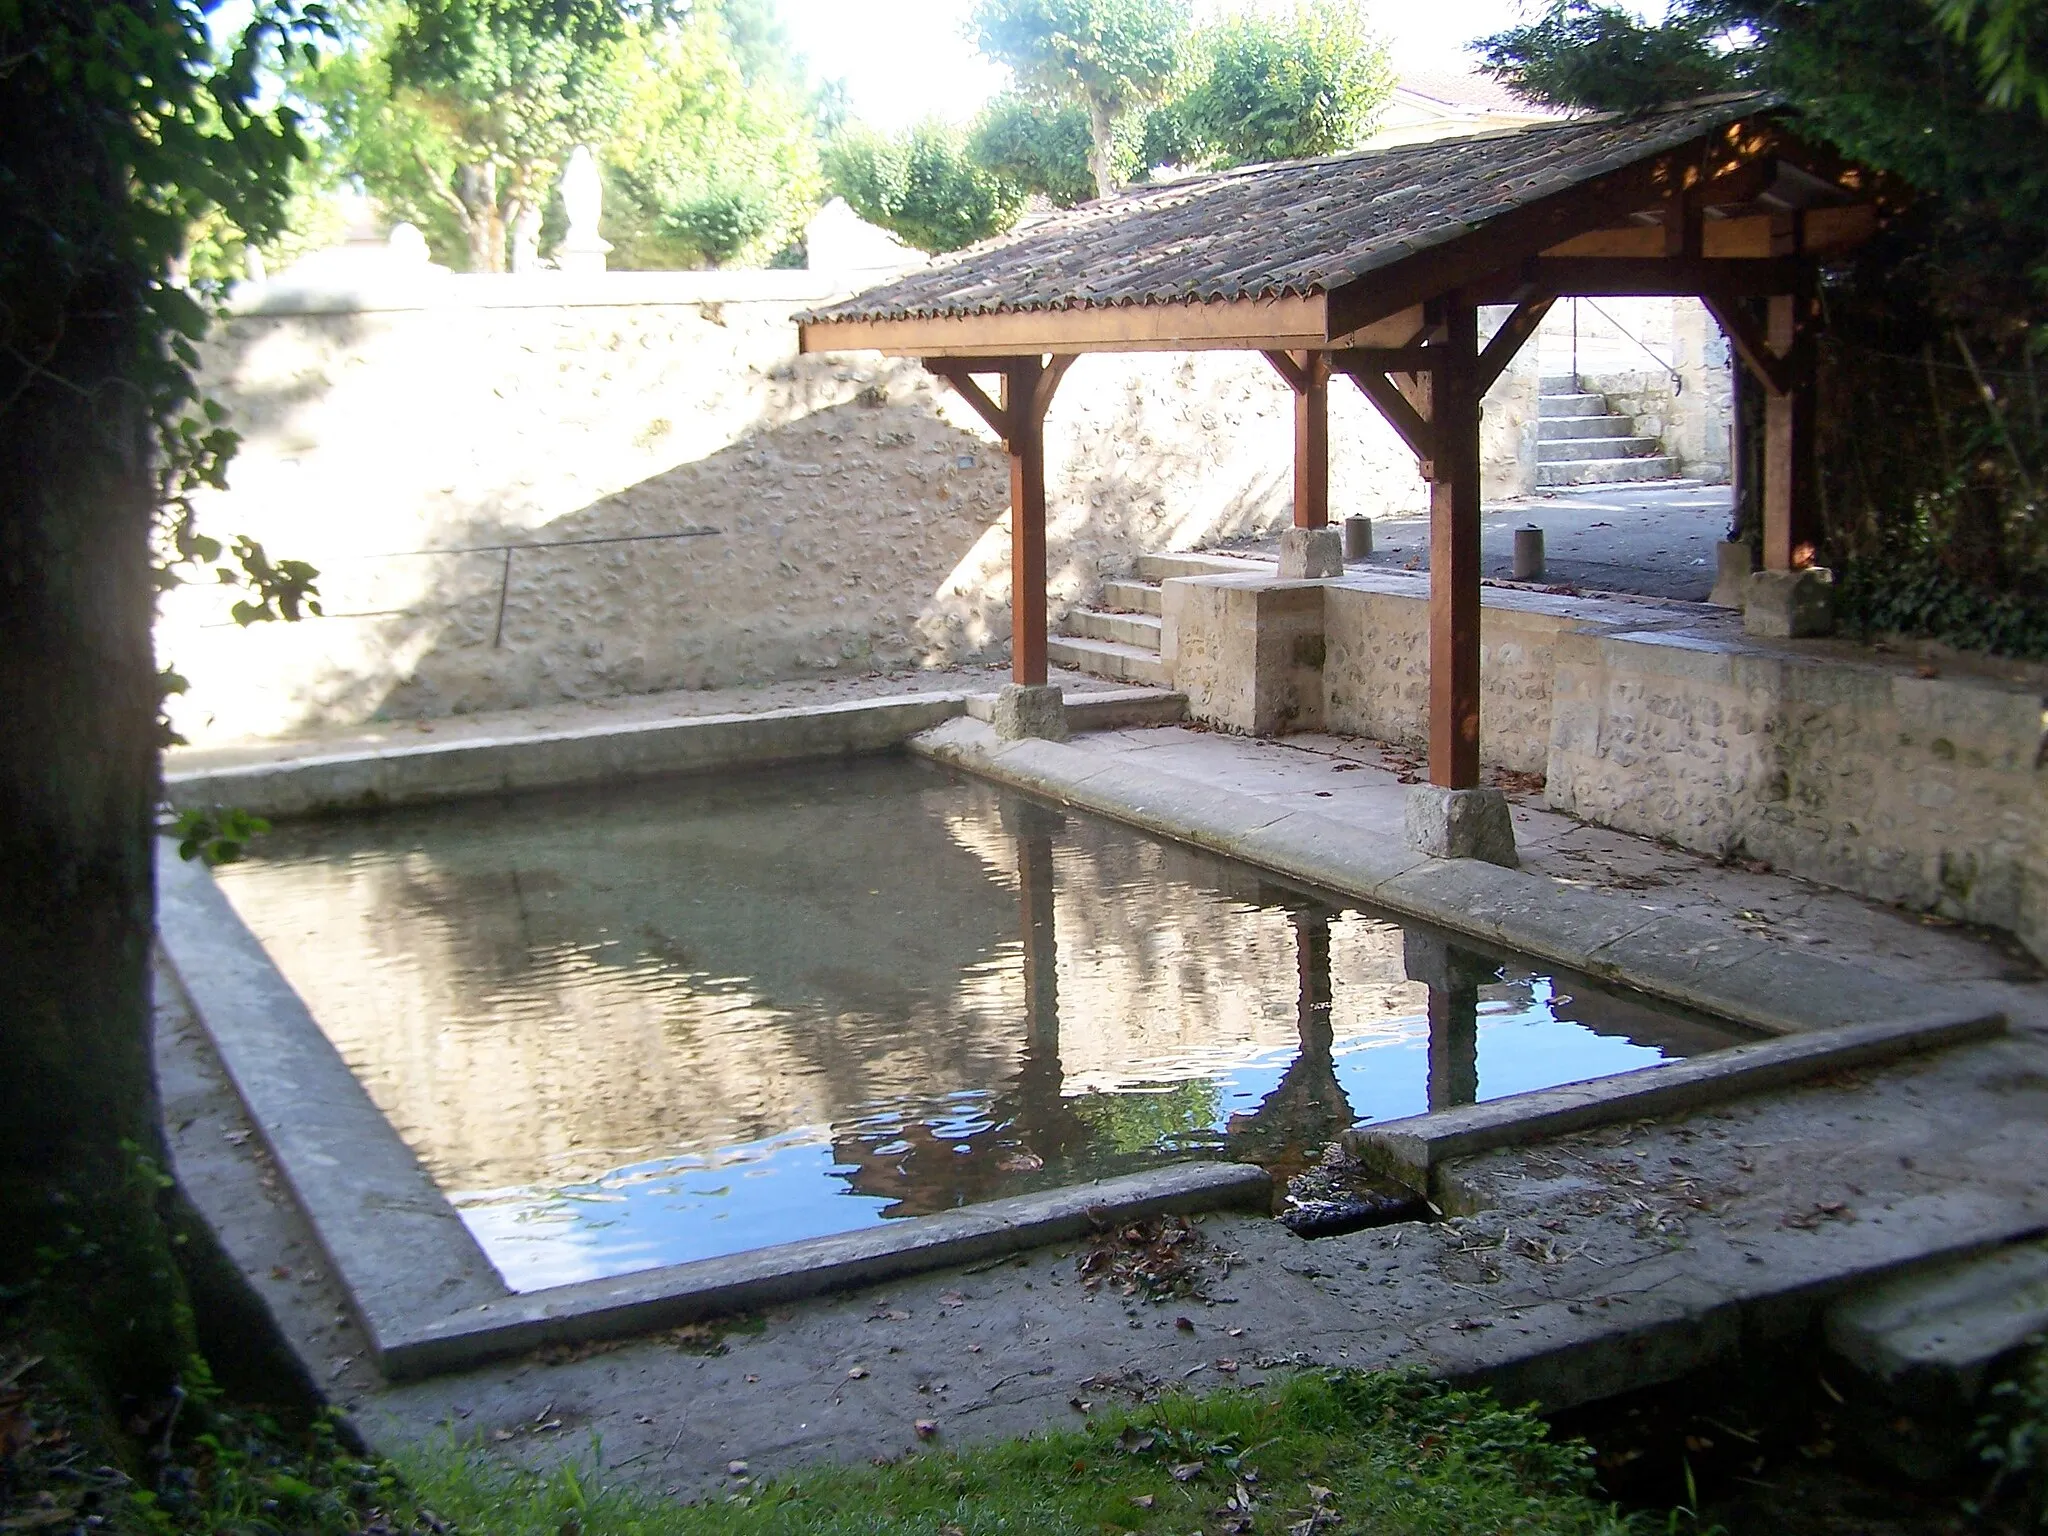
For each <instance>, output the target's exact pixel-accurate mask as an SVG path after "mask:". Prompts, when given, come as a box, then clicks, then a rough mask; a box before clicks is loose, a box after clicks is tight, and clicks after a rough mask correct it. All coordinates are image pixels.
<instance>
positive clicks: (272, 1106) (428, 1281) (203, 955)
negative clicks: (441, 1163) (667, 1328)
mask: <svg viewBox="0 0 2048 1536" xmlns="http://www.w3.org/2000/svg"><path fill="white" fill-rule="evenodd" d="M156 850H157V851H156V882H157V937H158V942H159V943H160V944H161V945H162V947H163V952H164V956H165V958H166V959H167V960H168V961H169V963H170V967H171V969H172V971H173V972H175V973H176V975H177V979H178V983H179V985H180V986H182V987H183V988H184V989H185V995H186V997H187V998H188V999H189V1000H190V1002H191V1004H192V1011H193V1013H194V1014H195V1015H197V1017H198V1019H199V1022H200V1026H201V1027H202V1028H203V1029H204V1030H205V1031H206V1033H207V1036H208V1037H209V1038H210V1039H211V1040H212V1042H213V1046H214V1050H215V1053H216V1054H217V1055H218V1056H219V1058H220V1062H221V1066H222V1069H223V1070H224V1071H225V1072H226V1073H227V1076H228V1080H229V1081H230V1082H231V1083H232V1084H233V1085H234V1088H235V1092H236V1094H237V1095H238V1096H239V1097H240V1099H241V1101H242V1105H243V1107H244V1108H245V1109H246V1110H247V1111H248V1115H249V1118H250V1120H251V1121H252V1122H254V1124H255V1126H256V1133H257V1135H258V1136H260V1137H261V1138H262V1139H263V1143H264V1145H265V1147H267V1148H268V1149H269V1152H270V1155H271V1158H272V1160H273V1161H274V1162H275V1163H276V1165H277V1170H278V1173H279V1175H280V1176H281V1177H282V1178H283V1180H284V1182H285V1187H286V1188H287V1189H288V1190H289V1191H290V1192H291V1195H292V1198H293V1199H295V1200H296V1201H297V1202H298V1205H299V1209H300V1210H302V1211H303V1212H305V1214H306V1217H307V1219H308V1221H309V1222H310V1223H311V1225H312V1228H313V1231H314V1233H315V1235H316V1236H317V1237H318V1238H319V1241H320V1246H321V1248H322V1250H323V1251H324V1252H325V1254H326V1257H327V1261H328V1263H329V1264H330V1265H331V1266H332V1267H333V1270H334V1273H335V1274H336V1275H338V1276H339V1277H340V1278H341V1282H342V1284H343V1286H344V1287H345V1288H346V1289H347V1291H348V1293H349V1298H350V1300H351V1301H352V1302H353V1303H354V1306H355V1309H356V1314H357V1316H358V1317H359V1318H360V1320H361V1321H362V1324H363V1328H364V1330H365V1332H367V1333H368V1334H369V1336H370V1338H371V1339H372V1340H373V1341H374V1340H376V1339H379V1338H383V1337H386V1336H388V1335H390V1334H392V1333H394V1332H397V1331H399V1330H402V1329H403V1328H404V1327H405V1326H406V1324H407V1322H408V1320H411V1319H417V1318H418V1317H420V1316H422V1315H426V1316H438V1315H440V1314H442V1313H445V1312H447V1311H449V1310H450V1309H451V1308H453V1307H457V1306H460V1305H463V1304H466V1303H469V1302H472V1301H480V1300H484V1299H487V1298H489V1297H493V1296H499V1295H503V1294H505V1286H504V1282H503V1281H502V1280H501V1279H500V1278H499V1276H498V1272H497V1270H496V1269H495V1268H493V1267H492V1265H491V1262H490V1260H489V1259H488V1258H486V1257H485V1256H484V1252H483V1250H482V1249H481V1248H480V1247H479V1246H478V1245H477V1242H476V1239H475V1238H474V1237H472V1236H471V1235H470V1232H469V1228H468V1227H467V1226H465V1225H464V1224H463V1221H462V1218H461V1217H460V1216H459V1215H457V1214H456V1211H455V1208H454V1207H453V1206H452V1205H450V1204H449V1203H448V1200H447V1198H446V1197H445V1196H444V1195H443V1194H442V1193H441V1191H440V1189H439V1188H438V1187H437V1186H436V1185H435V1183H434V1181H433V1180H432V1178H430V1177H429V1176H428V1174H427V1171H426V1170H425V1169H424V1168H422V1167H421V1166H420V1162H419V1159H418V1158H417V1157H415V1156H414V1155H413V1151H412V1149H411V1148H410V1147H408V1146H407V1145H406V1144H405V1142H404V1140H403V1139H402V1138H400V1136H399V1134H398V1132H397V1131H396V1130H395V1129H393V1127H392V1125H391V1122H390V1121H389V1120H387V1119H386V1118H385V1117H384V1113H383V1111H382V1110H380V1109H378V1107H377V1106H376V1104H375V1102H373V1101H372V1100H371V1098H370V1095H369V1093H368V1092H367V1091H366V1090H365V1089H364V1088H363V1085H362V1084H361V1082H359V1081H358V1080H357V1078H356V1075H355V1073H353V1072H352V1071H350V1070H349V1067H348V1064H347V1063H346V1062H344V1061H343V1060H342V1059H341V1054H340V1052H338V1051H336V1050H335V1048H334V1045H333V1043H332V1042H331V1041H330V1040H329V1039H328V1038H327V1035H326V1032H325V1031H323V1030H322V1029H321V1028H320V1025H319V1023H318V1021H316V1020H315V1019H314V1017H313V1015H312V1013H311V1012H310V1011H309V1010H308V1009H307V1007H306V1005H305V1003H304V1001H302V1000H301V999H300V997H299V995H298V993H297V992H295V991H294V990H293V989H292V986H291V984H290V983H289V982H288V981H286V980H285V978H284V976H283V974H282V973H281V972H280V971H279V970H278V969H277V966H276V964H275V963H274V962H273V961H272V960H271V958H270V956H269V954H268V953H267V952H266V951H265V950H264V948H263V946H262V944H261V943H260V942H259V941H258V940H257V938H256V936H255V935H254V934H253V933H251V932H250V931H249V929H248V927H247V926H246V925H245V924H244V923H243V922H242V919H241V917H240V916H239V915H238V914H237V913H236V911H235V909H234V907H233V905H232V904H230V902H229V901H228V899H227V896H226V895H225V894H224V893H223V892H222V891H221V889H220V887H219V886H218V885H217V884H216V883H215V882H214V879H213V875H212V874H211V872H210V871H208V870H207V869H206V868H205V866H203V865H201V864H199V863H197V862H191V863H188V862H186V861H185V860H183V859H180V858H179V857H178V852H177V847H176V845H175V844H174V843H173V842H172V841H171V840H170V839H168V838H159V839H158V840H157V845H156Z"/></svg>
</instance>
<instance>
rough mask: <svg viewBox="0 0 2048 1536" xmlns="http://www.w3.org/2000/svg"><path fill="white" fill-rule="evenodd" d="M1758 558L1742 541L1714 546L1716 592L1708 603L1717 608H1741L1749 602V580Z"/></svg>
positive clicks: (1737, 540)
mask: <svg viewBox="0 0 2048 1536" xmlns="http://www.w3.org/2000/svg"><path fill="white" fill-rule="evenodd" d="M1755 566H1756V557H1755V556H1754V555H1753V554H1751V553H1750V548H1749V546H1748V545H1747V544H1745V543H1743V542H1742V541H1741V540H1740V539H1723V540H1722V541H1721V542H1720V543H1719V544H1716V545H1715V546H1714V590H1713V591H1712V592H1710V593H1708V594H1707V601H1708V602H1710V603H1712V604H1713V605H1714V606H1715V607H1716V608H1740V607H1742V606H1743V605H1744V604H1745V603H1746V602H1747V601H1748V600H1749V578H1750V575H1751V573H1752V571H1753V570H1754V568H1755Z"/></svg>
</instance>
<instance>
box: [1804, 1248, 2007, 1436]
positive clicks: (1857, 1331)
mask: <svg viewBox="0 0 2048 1536" xmlns="http://www.w3.org/2000/svg"><path fill="white" fill-rule="evenodd" d="M2044 1329H2048V1243H2043V1242H2032V1243H2015V1244H2013V1245H2012V1246H2010V1247H2006V1248H1998V1249H1994V1250H1992V1251H1991V1252H1989V1253H1983V1254H1977V1255H1974V1256H1972V1257H1970V1258H1966V1259H1961V1260H1958V1261H1956V1262H1954V1263H1950V1264H1943V1265H1939V1266H1937V1267H1935V1268H1933V1269H1928V1270H1916V1271H1913V1272H1912V1273H1909V1274H1905V1275H1901V1276H1898V1277H1897V1278H1895V1279H1890V1280H1885V1281H1882V1282H1880V1283H1879V1284H1877V1285H1874V1286H1872V1287H1870V1288H1869V1289H1868V1290H1864V1291H1860V1292H1856V1293H1853V1294H1851V1295H1849V1296H1846V1297H1844V1298H1843V1299H1842V1300H1840V1301H1838V1302H1836V1303H1835V1304H1834V1305H1833V1306H1831V1307H1830V1308H1828V1311H1827V1340H1828V1347H1829V1348H1831V1349H1833V1350H1834V1351H1835V1353H1836V1354H1838V1355H1840V1356H1842V1357H1843V1358H1844V1359H1845V1360H1848V1361H1849V1362H1850V1363H1852V1364H1853V1365H1855V1366H1856V1367H1857V1368H1858V1369H1860V1370H1862V1371H1863V1372H1864V1374H1866V1375H1868V1376H1872V1377H1875V1378H1876V1379H1877V1380H1879V1381H1885V1382H1890V1381H1897V1380H1899V1379H1900V1378H1902V1377H1908V1376H1921V1375H1932V1376H1934V1377H1938V1378H1947V1384H1948V1385H1949V1386H1951V1387H1952V1388H1953V1390H1954V1395H1955V1396H1956V1397H1957V1398H1959V1399H1960V1400H1961V1401H1962V1402H1964V1403H1968V1402H1970V1401H1971V1400H1973V1399H1974V1398H1975V1397H1976V1395H1977V1390H1978V1388H1980V1387H1981V1386H1982V1385H1983V1384H1984V1377H1985V1372H1986V1371H1987V1370H1988V1368H1989V1367H1990V1366H1991V1365H1992V1364H1993V1363H1994V1362H1996V1361H1998V1360H1999V1359H2000V1358H2001V1357H2003V1356H2005V1355H2007V1354H2009V1353H2011V1352H2012V1351H2013V1350H2016V1349H2018V1348H2019V1347H2020V1346H2021V1345H2022V1344H2024V1343H2026V1341H2027V1340H2028V1339H2029V1338H2030V1337H2032V1336H2033V1335H2035V1334H2037V1333H2040V1332H2041V1331H2042V1330H2044Z"/></svg>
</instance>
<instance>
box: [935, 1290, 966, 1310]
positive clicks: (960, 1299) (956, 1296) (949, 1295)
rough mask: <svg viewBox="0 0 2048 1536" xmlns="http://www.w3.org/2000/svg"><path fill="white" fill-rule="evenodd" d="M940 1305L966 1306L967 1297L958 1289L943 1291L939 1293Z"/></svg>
mask: <svg viewBox="0 0 2048 1536" xmlns="http://www.w3.org/2000/svg"><path fill="white" fill-rule="evenodd" d="M939 1305H940V1306H942V1307H964V1306H966V1305H967V1298H966V1297H965V1296H962V1295H961V1294H960V1293H959V1292H958V1291H941V1292H940V1293H939Z"/></svg>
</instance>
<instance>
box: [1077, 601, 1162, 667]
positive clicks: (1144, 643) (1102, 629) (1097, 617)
mask: <svg viewBox="0 0 2048 1536" xmlns="http://www.w3.org/2000/svg"><path fill="white" fill-rule="evenodd" d="M1159 622H1160V621H1159V620H1158V619H1157V618H1156V617H1154V616H1153V615H1152V614H1149V613H1105V612H1104V611H1103V610H1102V609H1100V608H1076V609H1073V610H1072V611H1071V612H1069V613H1068V614H1067V622H1066V624H1065V626H1064V629H1065V633H1066V634H1067V635H1068V636H1069V637H1071V638H1074V639H1084V640H1114V641H1116V642H1117V643H1118V644H1119V645H1135V646H1136V647H1138V649H1139V650H1141V651H1150V652H1151V653H1152V654H1153V655H1154V656H1157V655H1158V654H1159Z"/></svg>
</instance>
